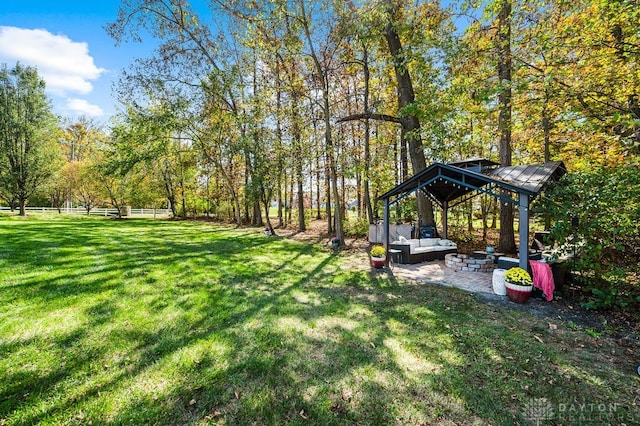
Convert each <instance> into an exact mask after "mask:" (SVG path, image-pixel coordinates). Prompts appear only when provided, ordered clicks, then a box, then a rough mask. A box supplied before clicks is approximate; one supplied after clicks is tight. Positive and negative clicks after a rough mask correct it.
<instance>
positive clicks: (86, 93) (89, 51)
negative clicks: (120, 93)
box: [0, 0, 154, 123]
mask: <svg viewBox="0 0 640 426" xmlns="http://www.w3.org/2000/svg"><path fill="white" fill-rule="evenodd" d="M119 3H120V2H119V1H118V0H82V1H80V0H0V64H7V67H8V68H13V67H14V66H15V65H16V63H17V62H20V63H21V64H22V65H30V66H35V67H37V69H38V73H39V75H40V77H42V78H43V79H44V80H45V82H46V88H47V89H46V90H47V94H48V95H49V98H50V99H51V103H52V106H53V110H54V113H56V114H59V115H61V116H63V117H66V118H68V119H70V120H74V119H77V118H79V117H80V116H86V117H89V118H92V119H93V120H95V121H97V122H102V123H106V122H107V121H108V120H109V118H110V117H111V116H112V115H114V114H115V113H116V112H117V110H118V102H117V100H116V99H115V98H114V97H113V96H112V91H111V87H112V85H114V84H117V81H118V77H119V75H120V71H121V70H122V69H125V68H127V67H128V66H129V65H130V64H132V63H133V62H134V60H135V58H138V57H147V56H150V54H151V51H152V50H153V49H154V45H153V42H152V41H149V40H147V41H145V42H143V43H142V44H139V43H138V44H132V43H126V44H122V45H120V46H118V47H116V46H115V41H114V40H113V39H112V38H110V37H109V36H108V35H107V33H106V31H105V30H104V26H105V25H106V24H107V23H109V22H113V21H114V20H115V19H116V16H117V11H118V6H119Z"/></svg>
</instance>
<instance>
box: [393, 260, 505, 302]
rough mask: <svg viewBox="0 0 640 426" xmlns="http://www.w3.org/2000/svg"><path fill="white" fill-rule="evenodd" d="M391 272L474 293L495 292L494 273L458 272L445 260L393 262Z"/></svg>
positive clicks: (409, 278) (423, 281) (402, 276)
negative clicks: (447, 265) (446, 264)
mask: <svg viewBox="0 0 640 426" xmlns="http://www.w3.org/2000/svg"><path fill="white" fill-rule="evenodd" d="M391 273H392V274H393V276H395V277H396V278H401V279H406V280H412V281H416V282H421V283H431V284H438V285H442V286H445V287H455V288H459V289H461V290H465V291H469V292H472V293H490V294H494V293H493V285H492V277H493V274H492V273H490V272H466V271H463V272H456V271H454V270H453V269H451V268H447V267H446V266H445V261H444V260H437V261H431V262H423V263H416V264H391Z"/></svg>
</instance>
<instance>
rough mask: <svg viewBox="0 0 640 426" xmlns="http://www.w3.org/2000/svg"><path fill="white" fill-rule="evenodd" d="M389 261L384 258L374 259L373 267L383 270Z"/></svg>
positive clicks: (372, 261)
mask: <svg viewBox="0 0 640 426" xmlns="http://www.w3.org/2000/svg"><path fill="white" fill-rule="evenodd" d="M386 260H387V259H385V258H384V257H372V258H371V266H373V267H374V268H376V269H382V268H384V263H385V261H386Z"/></svg>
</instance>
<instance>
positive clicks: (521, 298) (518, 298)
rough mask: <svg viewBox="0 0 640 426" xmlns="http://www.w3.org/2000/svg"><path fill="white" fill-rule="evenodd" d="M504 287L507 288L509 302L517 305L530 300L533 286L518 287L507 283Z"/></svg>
mask: <svg viewBox="0 0 640 426" xmlns="http://www.w3.org/2000/svg"><path fill="white" fill-rule="evenodd" d="M504 286H505V287H506V288H507V296H509V300H511V301H512V302H515V303H524V302H526V301H527V300H529V296H531V291H532V290H533V286H530V285H518V284H512V283H510V282H505V283H504Z"/></svg>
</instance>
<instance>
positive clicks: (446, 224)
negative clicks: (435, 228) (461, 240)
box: [442, 201, 449, 240]
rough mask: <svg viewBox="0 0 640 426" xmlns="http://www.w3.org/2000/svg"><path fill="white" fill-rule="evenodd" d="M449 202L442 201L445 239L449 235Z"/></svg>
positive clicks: (443, 234)
mask: <svg viewBox="0 0 640 426" xmlns="http://www.w3.org/2000/svg"><path fill="white" fill-rule="evenodd" d="M448 218H449V202H448V201H445V202H444V203H442V238H444V239H445V240H446V239H447V238H448V235H449V220H448Z"/></svg>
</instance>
